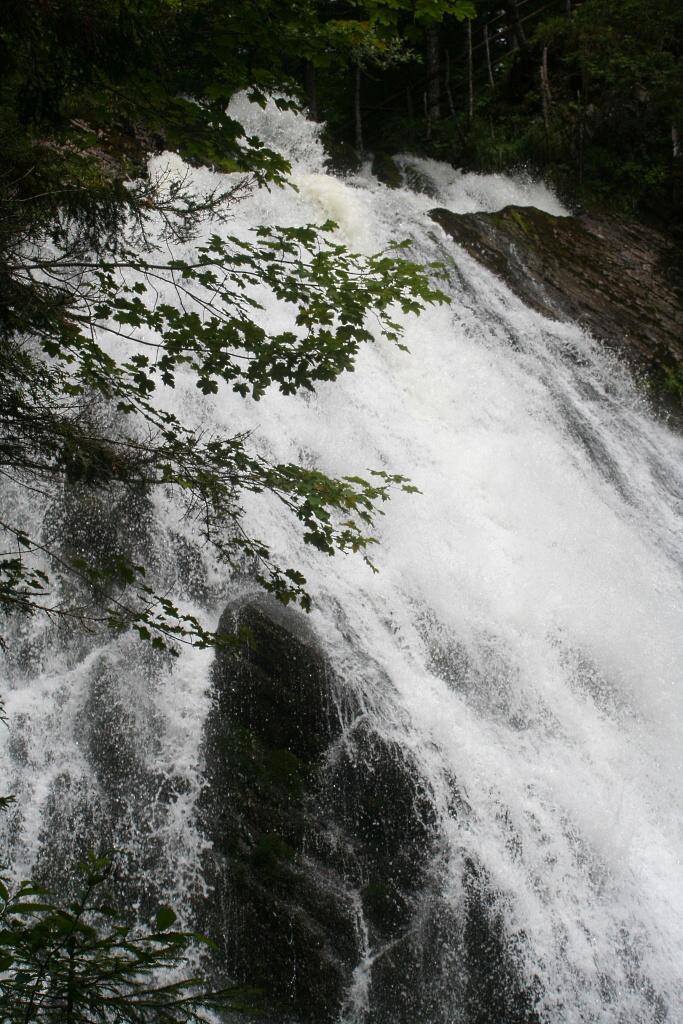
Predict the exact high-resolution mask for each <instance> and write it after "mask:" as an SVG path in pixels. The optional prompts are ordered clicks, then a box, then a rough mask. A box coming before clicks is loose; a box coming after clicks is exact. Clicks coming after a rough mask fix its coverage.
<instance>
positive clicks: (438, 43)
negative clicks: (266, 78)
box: [316, 0, 683, 230]
mask: <svg viewBox="0 0 683 1024" xmlns="http://www.w3.org/2000/svg"><path fill="white" fill-rule="evenodd" d="M333 6H336V5H333ZM468 13H470V14H473V15H474V16H473V17H472V18H468V19H466V20H464V21H462V22H461V21H459V20H458V19H456V18H453V17H446V18H444V19H443V20H442V21H441V22H440V23H439V24H438V25H437V24H434V25H431V26H429V25H428V24H425V25H424V26H423V27H422V30H421V32H416V26H415V23H414V22H412V21H410V20H409V19H405V20H404V21H403V22H401V25H402V38H403V45H404V51H403V55H402V60H405V63H400V64H399V63H398V62H397V60H396V59H394V60H393V61H388V62H385V66H380V62H379V61H377V60H374V61H373V60H371V59H370V58H366V59H364V61H363V62H362V71H361V75H360V81H359V82H358V83H356V82H355V81H354V80H353V79H352V76H351V75H350V74H348V73H347V75H346V77H345V78H344V80H343V84H341V83H340V82H339V81H338V80H337V78H335V77H334V76H331V75H328V76H326V77H325V78H324V80H323V82H324V84H321V86H320V87H319V88H318V90H317V97H316V109H317V110H318V111H319V113H320V116H321V117H323V118H325V119H327V121H328V123H329V124H330V126H331V131H330V135H331V136H332V137H337V138H339V137H342V138H344V139H345V140H346V141H347V142H348V143H352V144H355V145H356V146H357V139H358V129H357V127H355V125H354V113H353V105H354V91H355V89H356V88H358V89H359V92H360V97H359V102H358V107H359V110H360V114H361V118H362V123H363V139H364V142H365V145H366V147H367V148H368V149H369V150H373V149H380V150H384V151H386V152H388V153H393V152H397V151H401V150H404V149H406V148H407V147H408V148H410V149H412V150H413V151H415V152H419V153H423V154H425V155H431V156H435V157H439V158H441V159H446V160H449V161H451V162H452V163H453V164H454V165H455V166H461V167H465V168H467V169H470V170H475V171H486V170H488V171H491V170H493V171H500V170H508V169H511V168H517V169H521V168H526V169H527V170H529V171H531V172H532V173H543V174H544V175H545V176H546V177H548V178H549V179H550V180H551V181H553V182H554V183H555V184H556V185H557V186H558V187H559V188H560V189H561V191H563V193H564V194H566V195H567V196H568V197H571V198H573V199H574V200H578V201H583V202H589V203H593V204H599V205H602V206H606V207H608V208H613V209H620V210H623V211H625V212H628V213H631V214H636V215H639V216H645V217H649V218H650V219H653V220H654V221H655V223H656V225H657V226H659V227H665V228H667V227H668V228H673V229H674V230H675V229H676V226H677V225H678V226H679V227H680V221H681V210H682V209H683V142H682V141H681V138H682V133H683V11H682V10H681V5H680V4H679V3H677V2H676V0H653V2H650V0H627V2H617V0H585V2H583V3H574V2H573V0H554V2H547V0H505V2H491V0H478V2H477V3H476V4H474V5H473V9H472V10H471V11H469V12H468Z"/></svg>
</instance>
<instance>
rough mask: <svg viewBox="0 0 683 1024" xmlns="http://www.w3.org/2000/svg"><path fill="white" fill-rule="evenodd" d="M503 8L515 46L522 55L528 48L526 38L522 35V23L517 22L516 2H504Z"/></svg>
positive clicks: (506, 0)
mask: <svg viewBox="0 0 683 1024" xmlns="http://www.w3.org/2000/svg"><path fill="white" fill-rule="evenodd" d="M504 7H505V12H506V14H507V16H508V21H509V23H510V28H511V29H512V33H513V35H514V37H515V41H516V43H517V46H518V47H519V48H520V50H521V51H522V53H526V52H527V51H528V49H529V47H528V45H527V41H526V36H525V35H524V29H523V28H522V22H521V21H520V20H519V11H518V9H517V0H505V3H504Z"/></svg>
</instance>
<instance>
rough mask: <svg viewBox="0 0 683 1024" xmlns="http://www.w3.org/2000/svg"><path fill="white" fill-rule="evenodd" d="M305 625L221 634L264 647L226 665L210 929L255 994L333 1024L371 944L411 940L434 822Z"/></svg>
mask: <svg viewBox="0 0 683 1024" xmlns="http://www.w3.org/2000/svg"><path fill="white" fill-rule="evenodd" d="M302 618H303V616H298V615H296V614H294V613H286V612H285V611H284V610H283V609H282V608H281V607H280V606H277V605H276V604H275V602H272V603H271V602H263V601H260V602H258V603H257V602H254V603H251V604H247V605H243V606H241V607H238V608H233V609H231V610H229V611H228V612H227V613H226V615H225V616H224V617H223V620H222V622H221V627H220V628H221V630H224V629H232V630H234V629H236V628H237V627H246V628H248V629H249V630H250V632H251V635H252V637H253V647H248V646H245V647H244V648H243V649H242V650H241V651H239V652H237V653H235V652H231V651H224V652H222V653H220V654H219V655H218V657H217V660H216V665H215V673H214V684H215V703H214V708H213V711H212V712H211V715H210V718H209V721H208V724H207V728H206V741H205V757H206V776H207V782H208V787H207V790H206V795H205V798H204V801H203V807H202V817H203V821H204V828H205V831H206V833H207V835H208V836H209V837H210V839H211V840H212V842H213V852H212V854H211V856H210V858H209V862H208V864H207V876H208V880H209V881H210V883H211V884H212V885H213V887H214V892H215V899H214V901H213V906H212V909H210V911H209V920H208V921H207V920H204V921H202V927H205V928H207V930H208V931H209V933H210V934H211V935H212V937H213V938H214V939H215V940H216V941H217V942H218V944H219V945H220V947H221V948H222V950H223V952H224V954H225V962H226V963H228V964H230V965H231V971H232V973H233V975H236V976H237V977H238V979H239V981H240V982H244V983H249V984H252V985H257V986H258V987H260V988H262V989H263V990H264V991H265V992H266V993H267V994H268V998H269V1002H270V1001H271V1000H272V999H274V1000H275V1003H276V1004H279V1005H280V1006H281V1007H282V1009H283V1012H289V1013H295V1014H296V1015H297V1017H299V1018H302V1019H306V1020H315V1021H317V1022H321V1021H327V1020H334V1019H336V1017H337V1016H338V1014H339V1011H340V1008H341V1006H342V1004H343V1002H344V1000H345V999H346V998H347V996H348V993H349V991H350V990H351V988H352V984H353V977H354V970H355V969H356V968H357V967H358V965H359V964H360V963H361V962H362V959H363V954H364V947H365V944H366V942H367V941H368V937H369V938H370V940H371V941H372V944H373V946H377V945H382V944H386V943H387V942H390V941H391V940H392V938H393V937H395V936H396V935H397V933H398V932H401V931H402V930H403V931H405V930H406V929H408V927H409V923H410V919H411V916H412V914H413V912H414V909H415V902H416V896H417V893H418V892H419V891H420V890H421V889H422V888H423V887H424V885H425V884H426V883H425V874H426V867H427V864H428V860H429V855H430V849H431V844H432V840H433V832H434V821H433V816H432V812H431V805H430V803H429V801H428V799H427V797H426V795H425V793H424V791H423V790H422V787H421V780H420V779H419V775H418V773H417V771H416V768H415V766H414V765H413V764H412V763H411V761H410V759H409V757H408V756H407V755H406V754H405V753H404V752H403V751H402V750H401V749H400V748H399V747H398V745H397V744H395V743H392V742H391V741H390V740H387V739H385V738H383V737H381V736H380V735H379V734H378V733H377V732H376V731H375V730H373V728H372V725H371V724H370V723H368V722H367V721H366V720H365V717H364V715H363V714H362V713H361V708H360V707H358V706H357V705H356V703H355V702H354V700H353V699H351V698H349V696H348V691H347V692H346V694H344V693H343V692H342V688H341V687H340V686H339V684H338V681H337V680H336V678H335V676H334V673H333V672H332V670H331V668H330V666H329V664H328V663H327V661H326V659H325V657H324V656H323V654H322V653H321V652H320V650H319V649H318V647H317V644H316V642H315V639H314V637H313V636H312V635H311V634H310V632H309V631H308V630H307V628H306V626H305V623H303V622H302ZM204 917H206V914H204ZM366 929H369V935H368V933H367V932H366ZM395 980H396V979H395V978H389V979H384V981H385V987H386V988H387V992H386V993H385V994H384V997H383V999H382V1002H383V1003H384V1004H386V1003H387V1002H391V1001H392V1000H393V998H394V982H395ZM400 1019H401V1014H398V1015H397V1016H396V1020H400Z"/></svg>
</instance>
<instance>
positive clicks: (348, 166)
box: [325, 137, 363, 178]
mask: <svg viewBox="0 0 683 1024" xmlns="http://www.w3.org/2000/svg"><path fill="white" fill-rule="evenodd" d="M325 152H326V156H325V167H326V168H327V170H328V171H329V172H330V173H331V174H335V175H337V176H339V177H342V178H343V177H346V175H347V174H355V173H356V172H357V171H359V170H360V169H361V167H362V166H363V161H362V160H361V158H360V157H359V155H358V153H357V152H356V150H355V149H354V148H353V146H352V145H351V144H350V143H348V142H343V141H341V142H340V141H337V140H335V139H332V138H328V137H326V138H325Z"/></svg>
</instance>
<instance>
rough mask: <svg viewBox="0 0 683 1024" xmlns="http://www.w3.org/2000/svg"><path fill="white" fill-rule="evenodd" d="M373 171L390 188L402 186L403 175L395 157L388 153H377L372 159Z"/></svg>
mask: <svg viewBox="0 0 683 1024" xmlns="http://www.w3.org/2000/svg"><path fill="white" fill-rule="evenodd" d="M372 173H373V174H374V175H375V177H376V178H377V180H378V181H381V182H382V184H383V185H387V186H388V188H401V187H402V185H403V176H402V175H401V171H400V170H399V168H398V166H397V165H396V163H395V161H394V159H393V157H391V156H389V154H388V153H376V154H375V156H374V158H373V161H372Z"/></svg>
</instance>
